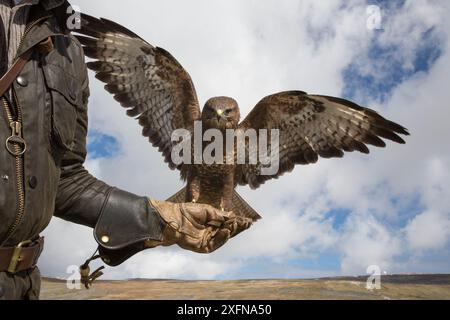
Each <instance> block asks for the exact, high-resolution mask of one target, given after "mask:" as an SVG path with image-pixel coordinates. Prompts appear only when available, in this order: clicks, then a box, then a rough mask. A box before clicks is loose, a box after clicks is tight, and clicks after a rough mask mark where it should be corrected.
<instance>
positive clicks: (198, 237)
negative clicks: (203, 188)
mask: <svg viewBox="0 0 450 320" xmlns="http://www.w3.org/2000/svg"><path fill="white" fill-rule="evenodd" d="M149 201H150V204H151V205H152V207H153V208H155V209H156V211H157V212H158V213H159V215H160V216H161V218H162V219H163V220H164V221H165V222H166V224H167V225H166V227H165V229H164V231H163V240H162V241H161V242H155V241H152V240H149V241H147V242H146V245H147V247H155V246H158V245H163V246H170V245H173V244H178V245H179V246H180V247H181V248H183V249H186V250H191V251H195V252H199V253H210V252H213V251H214V250H216V249H218V248H220V247H221V246H222V245H224V244H225V242H227V241H228V239H230V238H231V237H234V236H235V235H237V234H239V233H240V232H242V231H244V230H246V229H248V228H249V227H250V226H251V224H252V220H251V219H249V218H244V217H239V216H236V215H235V214H234V213H232V212H223V211H220V210H218V209H215V208H213V207H212V206H210V205H205V204H199V203H171V202H165V201H157V200H153V199H149Z"/></svg>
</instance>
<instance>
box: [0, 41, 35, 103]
mask: <svg viewBox="0 0 450 320" xmlns="http://www.w3.org/2000/svg"><path fill="white" fill-rule="evenodd" d="M32 49H33V48H30V49H29V50H28V51H25V52H24V53H23V54H22V55H21V56H20V57H19V58H18V59H17V60H16V61H15V62H14V64H13V65H12V66H11V67H10V68H9V70H8V71H7V72H6V73H5V74H4V75H3V77H2V78H1V79H0V97H2V96H3V95H4V94H5V92H6V91H7V90H8V89H9V88H10V87H11V84H12V83H13V82H14V80H15V79H16V78H17V76H18V75H19V74H20V72H21V71H22V70H23V68H24V67H25V65H26V64H27V62H28V61H29V60H30V58H31V54H32V53H33V50H32Z"/></svg>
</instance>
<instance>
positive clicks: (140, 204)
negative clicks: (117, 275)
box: [94, 188, 166, 266]
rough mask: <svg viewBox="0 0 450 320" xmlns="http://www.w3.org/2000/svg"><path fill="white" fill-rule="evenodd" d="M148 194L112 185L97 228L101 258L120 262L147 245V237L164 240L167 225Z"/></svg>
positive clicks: (111, 264)
mask: <svg viewBox="0 0 450 320" xmlns="http://www.w3.org/2000/svg"><path fill="white" fill-rule="evenodd" d="M165 225H166V224H165V223H164V221H163V220H162V219H161V217H160V215H159V214H158V212H157V211H156V210H155V209H154V208H153V207H152V206H151V205H150V204H149V202H148V198H147V197H139V196H136V195H134V194H132V193H129V192H126V191H122V190H119V189H115V188H114V189H113V190H112V191H111V192H110V194H109V196H108V198H107V199H106V201H105V203H104V205H103V208H102V210H101V213H100V216H99V219H98V221H97V225H96V226H95V229H94V237H95V240H96V241H97V242H98V244H99V253H100V256H101V258H102V260H103V261H104V262H105V263H106V264H108V265H110V266H117V265H119V264H121V263H122V262H124V261H125V260H127V259H128V258H130V257H131V256H133V255H134V254H136V253H138V252H139V251H142V250H144V249H145V248H147V246H146V245H145V242H146V241H149V240H151V241H162V233H163V230H164V227H165Z"/></svg>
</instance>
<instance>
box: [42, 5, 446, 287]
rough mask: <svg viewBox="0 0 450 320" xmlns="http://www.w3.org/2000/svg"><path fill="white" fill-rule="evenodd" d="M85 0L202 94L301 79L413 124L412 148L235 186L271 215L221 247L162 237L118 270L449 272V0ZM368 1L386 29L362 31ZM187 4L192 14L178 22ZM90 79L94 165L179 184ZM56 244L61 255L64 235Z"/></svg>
mask: <svg viewBox="0 0 450 320" xmlns="http://www.w3.org/2000/svg"><path fill="white" fill-rule="evenodd" d="M79 2H80V7H81V8H82V10H83V9H84V8H86V9H85V11H87V12H88V13H90V14H93V15H97V16H98V15H101V16H104V17H108V18H111V19H113V20H115V21H118V22H120V23H123V24H126V25H127V26H129V27H130V28H132V29H133V30H134V31H136V32H137V33H138V34H140V35H142V36H143V37H144V38H145V39H147V40H149V41H150V42H152V43H153V44H156V45H163V46H164V47H165V49H168V50H169V51H170V52H171V53H172V54H174V55H175V56H176V57H177V59H178V60H179V61H180V62H181V63H182V64H183V65H184V66H185V68H186V69H187V70H188V71H189V72H190V74H191V76H192V78H193V81H194V83H195V85H196V87H197V91H198V94H199V98H200V100H201V101H205V100H206V99H207V98H208V97H210V96H214V95H219V94H224V93H225V94H227V95H232V96H234V97H236V98H237V99H238V101H239V103H240V105H241V109H242V110H243V111H244V114H245V113H247V112H248V111H250V109H251V106H252V105H254V103H255V102H256V101H258V100H259V99H260V98H261V97H263V96H264V95H267V94H270V93H273V92H276V91H281V90H286V89H299V90H306V91H309V92H314V93H323V94H327V95H335V96H341V97H344V98H347V99H351V100H353V101H355V102H357V103H360V104H363V105H366V106H370V107H372V108H374V109H376V110H377V111H379V112H380V113H382V114H383V115H384V116H386V117H388V118H391V119H393V120H394V121H397V122H400V123H401V124H404V125H405V126H406V127H408V128H409V129H410V131H411V133H412V136H411V137H409V138H408V139H407V145H406V146H394V145H393V144H388V147H387V148H386V149H383V150H373V149H371V151H373V152H372V153H371V155H370V156H363V155H357V154H351V155H347V156H346V157H345V158H344V159H339V160H333V161H321V162H319V164H317V165H315V166H308V167H301V168H296V170H295V171H294V172H293V173H292V174H289V175H285V176H283V177H282V178H281V179H280V180H278V181H274V182H271V183H268V184H267V185H265V186H264V187H263V188H261V189H259V190H256V191H250V190H248V189H246V188H242V189H239V192H240V193H241V194H242V195H243V196H244V198H246V199H247V201H248V202H249V203H251V204H252V205H253V206H254V207H255V208H256V209H257V210H258V211H259V212H261V213H263V217H264V219H263V220H262V221H261V222H258V224H256V225H255V226H254V227H252V229H250V230H249V231H247V232H246V233H244V234H242V235H240V236H239V237H238V238H236V239H233V241H230V243H229V244H227V246H225V247H224V248H223V249H221V250H219V251H218V252H216V253H214V254H212V255H209V256H202V255H196V254H192V253H188V252H185V251H182V250H180V249H177V248H157V249H153V250H148V251H147V252H145V253H143V254H140V255H137V256H135V257H133V258H132V259H130V261H128V262H127V263H125V264H124V265H122V266H120V267H118V268H115V269H111V270H109V272H108V274H109V276H110V277H113V278H127V277H129V278H133V277H159V278H161V277H162V278H164V277H166V278H183V279H193V278H194V279H195V278H207V279H233V278H289V277H290V278H296V277H300V278H308V277H316V276H333V275H343V274H346V275H354V274H364V273H365V271H366V268H367V267H368V266H369V265H371V264H376V265H380V267H381V268H382V270H386V271H387V272H390V273H404V272H450V254H449V252H450V250H449V249H450V246H449V238H450V231H449V230H450V211H449V210H448V205H449V204H448V203H447V202H446V201H447V200H445V199H447V198H450V186H449V185H448V183H447V181H448V179H447V178H446V177H447V176H448V175H449V165H450V152H449V150H447V149H446V148H445V147H441V146H443V145H444V144H445V143H446V142H445V141H446V140H445V138H444V137H445V136H448V134H450V132H448V130H449V129H446V128H447V126H446V125H443V123H445V122H444V119H443V118H444V117H443V116H442V114H445V113H446V112H447V109H446V108H448V107H447V106H445V104H446V103H447V104H448V101H449V99H450V97H448V94H447V92H446V91H445V89H442V85H443V79H446V76H445V74H446V72H445V71H446V70H449V71H450V63H448V61H449V52H448V33H449V31H448V29H450V28H446V25H445V24H446V23H447V22H446V20H445V19H446V14H445V12H447V13H449V10H448V6H447V5H446V2H445V1H425V0H423V1H422V0H421V1H396V2H393V1H359V0H354V1H350V2H344V1H333V0H330V1H324V2H317V1H302V2H300V1H299V2H296V1H272V0H266V1H265V2H261V1H258V2H257V1H248V2H246V3H245V4H244V3H242V2H239V1H217V2H214V3H212V2H208V1H206V0H205V1H203V0H202V1H199V2H198V3H195V4H186V3H184V2H183V1H178V0H171V1H168V2H165V3H164V4H162V3H161V4H158V5H156V7H154V8H152V10H151V11H150V10H149V11H148V15H149V16H146V15H145V14H144V11H145V10H137V11H136V12H133V14H132V15H130V17H123V16H122V15H121V14H120V10H121V7H122V6H125V4H123V3H121V2H120V1H112V2H111V6H107V7H106V6H104V5H102V4H95V5H94V4H90V3H88V2H87V1H79ZM373 4H376V5H379V6H380V9H381V12H382V18H383V19H382V24H381V29H380V30H366V28H365V20H366V18H367V17H366V7H367V6H368V5H373ZM173 8H177V9H179V10H173ZM181 12H184V16H183V17H184V18H185V17H194V19H192V21H193V22H192V23H190V24H189V25H183V26H181V25H178V23H180V24H182V23H183V21H184V20H183V19H184V18H183V19H180V17H179V15H180V14H181ZM216 12H221V15H220V16H217V15H214V14H213V13H216ZM143 15H144V17H145V18H146V19H144V20H145V21H147V22H148V23H150V22H151V24H152V26H153V27H152V28H149V25H148V23H147V22H146V23H144V22H143V21H144V20H143V19H138V18H142V16H143ZM268 15H270V16H271V22H270V23H267V20H266V17H267V16H268ZM169 21H171V24H169V23H168V22H169ZM177 21H178V22H177ZM172 24H173V25H172ZM204 25H207V26H209V27H208V28H207V29H208V30H205V28H204ZM255 30H257V31H255ZM211 33H214V38H212V37H211ZM261 35H263V37H261ZM213 72H214V77H211V75H212V73H213ZM447 75H448V73H447ZM235 79H239V81H236V80H235ZM91 81H92V83H91V86H92V89H91V92H92V96H91V103H90V110H89V112H90V131H89V138H88V143H89V145H88V150H89V155H88V161H87V164H86V165H87V167H88V169H89V170H91V172H92V173H93V174H95V175H96V176H97V177H99V178H101V179H103V180H105V181H106V182H108V183H110V184H113V185H116V186H119V187H121V188H124V189H126V190H129V191H131V192H135V193H138V194H146V195H150V196H153V197H157V198H161V199H162V198H164V197H167V196H168V195H170V194H172V193H174V192H175V191H177V190H178V189H179V188H180V187H181V184H180V182H179V181H178V177H177V174H176V173H175V172H170V171H169V170H168V169H167V168H166V167H165V164H163V162H162V159H161V156H160V155H159V154H158V153H157V151H155V150H154V149H153V148H152V147H151V146H150V145H149V144H148V143H147V141H146V140H145V139H144V138H142V137H141V136H140V131H141V130H140V128H139V126H138V125H137V124H136V123H135V121H134V120H133V119H127V118H126V116H125V114H124V112H123V109H122V108H120V107H119V106H118V105H117V103H116V102H115V101H114V100H113V99H111V98H110V97H109V96H108V94H107V93H105V92H104V90H103V89H102V87H101V85H100V84H99V83H98V82H97V81H96V80H95V79H93V78H92V79H91ZM447 91H448V90H447ZM201 103H202V102H201ZM61 230H64V233H65V234H72V235H73V236H74V237H77V238H78V239H81V237H80V236H79V235H80V234H84V235H85V236H84V237H85V238H88V237H90V231H89V230H85V229H78V227H74V226H67V225H64V226H62V225H61V223H60V222H54V223H53V225H52V226H51V227H50V231H49V236H50V237H51V236H52V235H54V236H56V235H58V234H60V233H61V232H62V231H61ZM85 238H83V240H82V244H80V243H79V244H78V246H77V245H76V244H73V247H74V248H78V250H79V251H77V252H78V256H79V259H82V258H83V257H84V256H87V255H89V249H91V248H92V247H94V246H95V243H93V241H92V239H85ZM80 241H81V240H80ZM83 245H84V247H83V249H79V247H80V246H83ZM50 246H51V245H50ZM50 250H51V251H52V252H53V254H54V255H56V254H57V253H59V256H64V253H60V252H61V250H60V249H59V247H58V246H57V245H55V246H54V247H51V249H50ZM74 250H75V249H74ZM50 256H51V254H49V257H50ZM67 259H69V258H67ZM44 260H45V259H44ZM63 266H64V264H63V263H62V262H61V263H59V264H55V263H52V262H51V261H50V258H49V259H47V260H45V262H44V269H43V270H44V274H45V270H48V272H47V273H48V274H61V269H62V268H63Z"/></svg>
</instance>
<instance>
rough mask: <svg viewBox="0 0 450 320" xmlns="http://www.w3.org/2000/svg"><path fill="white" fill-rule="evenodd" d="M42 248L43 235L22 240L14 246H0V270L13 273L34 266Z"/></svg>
mask: <svg viewBox="0 0 450 320" xmlns="http://www.w3.org/2000/svg"><path fill="white" fill-rule="evenodd" d="M43 248H44V237H39V238H38V239H37V240H34V241H33V240H27V241H23V242H21V243H19V244H18V245H17V246H15V247H0V272H9V273H13V274H14V273H18V272H20V271H25V270H28V269H31V268H34V267H35V266H36V264H37V261H38V259H39V256H40V255H41V252H42V249H43Z"/></svg>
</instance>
